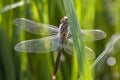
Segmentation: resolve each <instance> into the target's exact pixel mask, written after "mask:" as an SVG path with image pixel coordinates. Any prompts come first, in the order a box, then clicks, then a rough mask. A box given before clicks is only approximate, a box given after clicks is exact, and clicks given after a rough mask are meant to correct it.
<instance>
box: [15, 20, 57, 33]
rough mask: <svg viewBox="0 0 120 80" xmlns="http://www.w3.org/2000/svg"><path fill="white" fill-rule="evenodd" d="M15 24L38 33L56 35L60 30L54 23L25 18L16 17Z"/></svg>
mask: <svg viewBox="0 0 120 80" xmlns="http://www.w3.org/2000/svg"><path fill="white" fill-rule="evenodd" d="M14 24H15V25H16V26H18V27H20V28H22V29H24V30H26V31H28V32H30V33H33V34H36V35H51V34H53V35H54V34H57V33H58V30H59V29H58V28H57V27H55V26H53V25H49V24H41V23H37V22H34V21H31V20H28V19H25V18H17V19H15V20H14Z"/></svg>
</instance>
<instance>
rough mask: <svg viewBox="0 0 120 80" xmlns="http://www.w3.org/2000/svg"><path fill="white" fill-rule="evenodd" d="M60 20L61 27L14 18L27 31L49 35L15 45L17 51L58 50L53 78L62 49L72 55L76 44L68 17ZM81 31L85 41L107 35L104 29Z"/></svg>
mask: <svg viewBox="0 0 120 80" xmlns="http://www.w3.org/2000/svg"><path fill="white" fill-rule="evenodd" d="M60 22H61V24H60V25H59V27H56V26H54V25H50V24H42V23H38V22H34V21H32V20H28V19H25V18H16V19H15V20H14V24H15V25H16V26H17V27H19V28H21V29H23V30H25V31H28V32H30V33H32V34H36V35H43V36H44V35H48V37H45V38H40V39H31V40H26V41H22V42H20V43H18V44H16V45H15V50H16V51H19V52H28V53H48V52H51V51H55V50H58V53H57V58H56V63H55V66H54V72H53V76H52V79H53V80H55V78H56V73H57V70H58V66H59V63H60V57H61V54H62V50H63V49H64V51H65V52H66V53H68V54H70V55H72V54H73V53H74V50H73V47H74V44H73V40H72V38H71V32H70V29H69V25H68V17H67V16H64V17H63V18H62V19H61V20H60ZM81 33H82V36H83V39H84V40H85V41H94V40H101V39H103V38H105V37H106V33H105V32H104V31H102V30H94V29H93V30H81ZM85 51H87V52H88V53H89V52H90V53H93V51H92V50H91V49H90V48H88V47H86V46H85ZM87 55H89V54H87ZM90 55H91V54H90ZM90 57H92V58H94V55H93V54H92V56H90Z"/></svg>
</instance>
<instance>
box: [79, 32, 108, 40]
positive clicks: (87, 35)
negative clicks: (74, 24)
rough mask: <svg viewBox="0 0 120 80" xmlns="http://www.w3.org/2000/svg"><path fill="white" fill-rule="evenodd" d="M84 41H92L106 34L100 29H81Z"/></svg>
mask: <svg viewBox="0 0 120 80" xmlns="http://www.w3.org/2000/svg"><path fill="white" fill-rule="evenodd" d="M81 31H82V37H83V39H84V40H85V41H94V40H101V39H104V38H105V37H106V36H107V35H106V33H105V32H104V31H102V30H81Z"/></svg>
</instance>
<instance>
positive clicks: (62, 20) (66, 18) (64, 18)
mask: <svg viewBox="0 0 120 80" xmlns="http://www.w3.org/2000/svg"><path fill="white" fill-rule="evenodd" d="M60 22H61V23H66V22H68V17H67V16H64V17H63V18H62V19H61V20H60Z"/></svg>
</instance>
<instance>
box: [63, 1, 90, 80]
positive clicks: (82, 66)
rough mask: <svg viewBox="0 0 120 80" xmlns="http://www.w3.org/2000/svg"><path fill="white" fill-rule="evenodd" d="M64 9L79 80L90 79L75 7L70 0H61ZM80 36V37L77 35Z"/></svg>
mask: <svg viewBox="0 0 120 80" xmlns="http://www.w3.org/2000/svg"><path fill="white" fill-rule="evenodd" d="M63 2H64V5H65V9H66V11H68V17H69V23H70V30H71V34H72V38H73V42H74V47H75V52H76V56H77V61H78V68H79V73H80V75H81V76H80V79H81V80H92V78H91V73H90V70H89V67H88V61H87V59H86V57H85V55H84V42H83V39H82V36H81V31H80V26H79V23H78V20H77V16H76V12H75V8H74V5H73V1H72V0H63ZM78 36H80V37H78Z"/></svg>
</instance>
